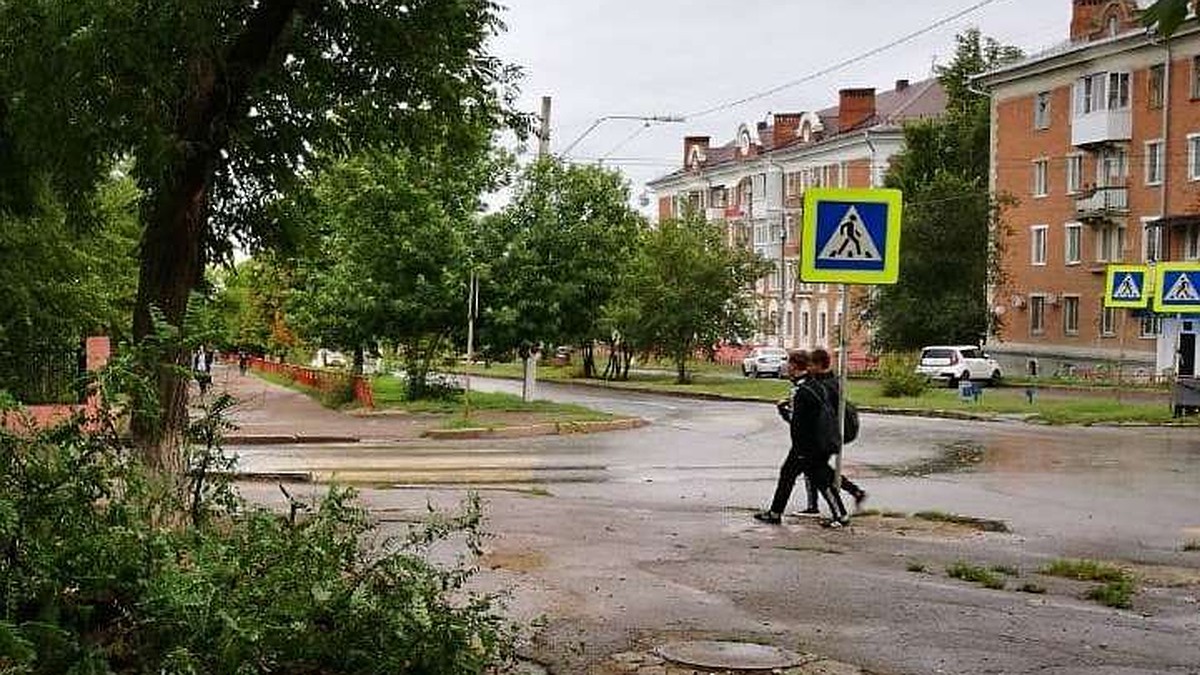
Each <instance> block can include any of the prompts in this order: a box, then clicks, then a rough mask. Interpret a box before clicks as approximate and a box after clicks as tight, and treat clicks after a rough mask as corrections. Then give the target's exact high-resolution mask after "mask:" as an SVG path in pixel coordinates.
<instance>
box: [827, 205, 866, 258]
mask: <svg viewBox="0 0 1200 675" xmlns="http://www.w3.org/2000/svg"><path fill="white" fill-rule="evenodd" d="M817 257H818V258H819V259H822V260H853V259H858V260H880V259H881V256H880V255H879V248H878V247H876V246H875V240H874V239H872V238H871V233H870V232H868V231H867V228H866V227H865V226H864V225H863V221H862V216H860V215H858V209H857V208H855V207H854V205H850V206H849V207H848V208H847V209H846V213H845V215H843V216H842V219H841V222H840V223H838V229H837V234H835V235H834V236H832V237H830V238H829V241H827V242H826V243H825V246H824V248H822V249H821V253H820V254H819V255H818V256H817Z"/></svg>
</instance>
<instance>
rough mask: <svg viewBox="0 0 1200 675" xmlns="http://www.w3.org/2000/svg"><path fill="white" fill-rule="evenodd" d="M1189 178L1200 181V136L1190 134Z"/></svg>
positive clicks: (1188, 141)
mask: <svg viewBox="0 0 1200 675" xmlns="http://www.w3.org/2000/svg"><path fill="white" fill-rule="evenodd" d="M1187 144H1188V153H1187V154H1188V178H1190V179H1191V180H1200V134H1188V136H1187Z"/></svg>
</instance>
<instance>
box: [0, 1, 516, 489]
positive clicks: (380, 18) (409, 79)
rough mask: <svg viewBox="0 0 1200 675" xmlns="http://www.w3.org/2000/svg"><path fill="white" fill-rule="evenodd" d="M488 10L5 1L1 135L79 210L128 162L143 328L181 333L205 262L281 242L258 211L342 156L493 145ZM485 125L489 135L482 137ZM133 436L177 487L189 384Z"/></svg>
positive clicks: (492, 26) (495, 100)
mask: <svg viewBox="0 0 1200 675" xmlns="http://www.w3.org/2000/svg"><path fill="white" fill-rule="evenodd" d="M497 11H498V7H497V5H495V4H494V3H493V2H491V1H490V0H458V1H456V2H444V1H442V0H411V1H409V2H403V3H401V2H378V1H368V0H209V1H207V2H193V1H192V0H130V1H128V2H120V3H114V2H107V1H105V0H0V129H3V131H2V132H0V136H2V137H3V138H5V139H8V140H10V141H11V143H12V144H13V148H12V149H11V150H10V151H7V152H8V154H10V155H12V156H13V157H15V158H16V159H17V160H18V163H19V164H21V165H23V166H26V165H27V166H29V167H31V168H30V172H32V171H37V170H40V171H44V172H45V173H46V174H47V175H48V176H50V177H51V179H52V184H53V185H54V187H55V188H56V189H57V190H58V191H59V192H60V193H61V194H64V195H67V196H68V197H70V198H71V199H72V200H79V199H82V198H83V197H76V195H83V196H86V195H88V194H91V192H92V190H91V188H92V186H94V185H96V184H97V181H98V179H99V178H100V177H101V176H103V175H104V173H105V172H106V171H107V170H108V169H109V167H110V165H111V162H112V160H113V158H114V157H131V158H133V159H134V164H133V167H134V168H133V176H134V178H135V180H136V182H137V184H138V186H139V187H140V188H141V190H142V195H143V199H142V202H141V216H142V223H143V226H144V229H143V231H142V236H141V246H140V272H139V284H138V296H137V305H136V309H135V313H134V319H133V333H134V335H135V337H137V338H143V337H145V336H148V335H150V334H151V332H152V328H153V327H152V322H151V317H152V315H153V311H152V310H156V311H158V312H161V315H162V316H163V317H164V319H165V320H166V321H167V322H168V323H170V324H172V325H175V326H179V325H181V324H182V319H183V315H184V313H185V308H186V304H187V300H188V297H189V295H190V293H191V292H192V291H193V290H194V289H195V288H196V287H197V286H198V285H199V284H200V283H201V281H202V279H203V273H204V268H205V265H206V263H209V262H212V261H216V260H221V259H223V258H225V257H227V256H228V255H229V253H230V250H231V246H232V244H231V241H232V240H235V239H236V240H241V241H242V242H243V243H244V244H246V245H248V246H252V247H253V246H257V245H263V244H264V243H269V242H270V241H271V236H272V235H273V234H275V233H277V229H276V228H275V227H274V225H275V223H273V222H272V221H271V220H270V219H269V218H268V217H267V210H266V209H265V208H264V207H265V206H266V205H267V204H269V203H270V202H271V201H273V200H274V199H275V198H276V197H277V196H278V195H280V194H286V193H287V192H289V191H290V190H291V189H292V187H293V186H294V184H295V182H296V179H297V177H298V175H300V174H301V173H303V171H304V170H313V169H315V168H316V167H317V166H318V165H319V164H320V163H321V162H322V161H323V160H324V159H326V158H332V157H337V156H339V155H342V154H344V152H345V151H346V150H347V149H348V148H352V147H359V146H364V145H371V144H385V145H386V144H390V145H398V146H404V147H409V148H418V147H423V146H424V145H427V144H433V145H438V146H441V145H442V144H451V145H460V146H461V145H468V144H472V143H480V142H483V143H485V144H486V143H488V142H490V137H489V134H488V133H487V132H488V131H490V130H492V129H495V128H497V127H498V126H500V125H502V124H504V123H506V122H508V123H518V122H519V120H517V119H516V118H514V117H512V116H510V115H508V114H507V113H506V107H507V103H508V102H510V101H511V98H509V97H510V95H511V91H510V90H509V89H508V85H509V84H510V83H511V82H512V80H513V78H514V76H515V71H513V70H512V69H509V68H506V67H504V66H503V65H502V64H501V63H499V61H497V60H496V59H495V58H493V57H491V56H489V55H488V54H487V53H486V51H485V42H486V40H487V39H488V38H489V37H490V36H492V35H493V34H495V33H496V32H497V31H499V30H500V29H501V28H502V25H501V23H500V21H499V19H498V17H497ZM481 129H483V130H484V133H480V130H481ZM182 358H183V355H182V354H181V353H180V351H179V350H175V351H174V352H170V353H168V355H167V359H166V360H167V362H168V363H167V364H164V366H163V367H160V368H159V369H158V370H157V377H158V380H159V387H158V389H159V395H160V399H161V401H160V402H161V405H162V408H163V413H164V414H163V415H162V416H161V417H158V418H155V419H156V420H157V421H154V420H150V419H145V418H143V419H141V420H139V421H138V422H137V423H136V424H135V432H136V433H137V435H138V438H139V441H140V445H141V446H142V448H143V450H144V452H145V453H146V455H147V459H148V460H149V462H150V464H151V465H152V466H154V467H156V468H159V469H163V470H166V471H167V472H171V473H175V474H178V472H179V470H180V469H181V466H182V465H181V463H180V455H179V453H178V446H179V443H180V440H181V437H180V434H181V430H182V429H183V428H184V424H185V422H186V409H185V404H184V401H185V396H186V386H185V385H186V382H185V381H184V380H183V379H182V378H181V377H180V376H179V375H178V374H177V371H176V370H175V369H174V368H171V367H168V366H169V365H170V364H171V363H181V362H182Z"/></svg>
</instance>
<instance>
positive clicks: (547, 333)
mask: <svg viewBox="0 0 1200 675" xmlns="http://www.w3.org/2000/svg"><path fill="white" fill-rule="evenodd" d="M644 228H645V222H644V221H643V219H642V217H641V216H640V215H639V214H638V213H637V212H636V211H634V210H633V209H632V208H630V206H629V187H628V185H627V184H626V183H625V181H624V179H623V178H622V176H621V174H620V173H619V172H616V171H611V170H608V169H604V168H601V167H595V166H575V165H568V164H564V163H562V162H561V161H559V160H556V159H552V158H547V159H541V160H539V161H538V162H537V163H535V164H534V165H532V166H530V167H529V168H528V169H527V170H526V171H525V172H524V173H523V175H522V176H521V177H520V179H519V181H518V183H517V185H516V190H515V195H514V197H513V200H512V203H511V205H510V206H509V207H508V208H506V209H504V211H502V212H501V213H500V214H497V215H494V216H492V217H490V218H487V219H486V220H485V221H484V223H483V227H481V229H480V236H481V239H482V241H481V246H480V248H481V251H482V252H481V255H480V256H479V257H480V259H482V260H489V261H490V262H489V264H488V269H487V270H486V272H487V278H488V284H487V286H486V287H485V288H484V290H483V292H482V295H483V296H484V298H485V301H484V303H483V304H484V308H485V313H484V317H483V319H484V321H483V325H482V326H481V331H480V334H481V336H485V337H486V339H487V340H488V341H490V342H491V343H492V344H493V345H503V348H512V347H514V346H516V345H517V344H518V343H519V342H521V341H522V340H529V341H531V342H539V341H547V342H551V343H555V344H572V345H581V346H583V348H584V374H585V376H587V377H591V376H592V375H593V373H594V371H595V365H594V360H593V356H592V349H591V346H592V343H593V342H594V341H595V340H597V339H607V338H608V334H607V333H606V332H605V331H604V330H603V329H602V328H601V325H600V320H601V311H602V308H603V306H604V305H605V304H606V303H608V302H609V301H610V300H611V298H612V297H613V296H614V294H615V293H616V292H617V289H618V286H619V283H620V275H621V270H622V268H623V265H625V264H626V263H627V262H628V261H629V260H630V259H631V258H632V257H633V255H634V250H635V248H636V246H637V242H638V236H639V233H640V232H641V231H642V230H643V229H644Z"/></svg>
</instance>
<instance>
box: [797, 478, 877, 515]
mask: <svg viewBox="0 0 1200 675" xmlns="http://www.w3.org/2000/svg"><path fill="white" fill-rule="evenodd" d="M842 489H843V490H845V491H846V493H847V494H849V495H850V496H851V497H854V498H855V499H858V498H859V497H860V495H865V494H866V491H865V490H863V489H862V488H861V487H859V486H858V485H857V484H856V483H855V482H854V481H852V480H850V479H849V478H848V477H846V476H845V475H844V474H843V475H842ZM804 491H805V494H806V496H807V497H808V502H807V508H808V510H809V511H813V510H815V509H816V508H817V486H816V484H815V483H813V481H812V480H811V479H809V478H808V474H805V476H804Z"/></svg>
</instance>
